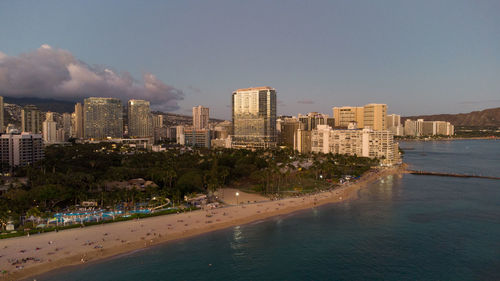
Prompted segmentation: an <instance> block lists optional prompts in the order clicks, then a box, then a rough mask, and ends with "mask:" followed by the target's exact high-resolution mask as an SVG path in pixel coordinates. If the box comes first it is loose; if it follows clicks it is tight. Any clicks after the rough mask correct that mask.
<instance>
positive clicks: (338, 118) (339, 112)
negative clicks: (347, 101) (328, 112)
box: [333, 106, 364, 128]
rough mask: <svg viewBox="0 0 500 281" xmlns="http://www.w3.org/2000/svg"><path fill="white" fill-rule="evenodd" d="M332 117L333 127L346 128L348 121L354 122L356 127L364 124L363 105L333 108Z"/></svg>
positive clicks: (361, 126)
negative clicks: (333, 120)
mask: <svg viewBox="0 0 500 281" xmlns="http://www.w3.org/2000/svg"><path fill="white" fill-rule="evenodd" d="M333 118H334V119H335V127H344V128H347V127H348V126H349V124H350V123H353V122H355V123H356V124H357V127H358V128H363V126H364V122H363V121H364V111H363V107H355V106H343V107H334V108H333Z"/></svg>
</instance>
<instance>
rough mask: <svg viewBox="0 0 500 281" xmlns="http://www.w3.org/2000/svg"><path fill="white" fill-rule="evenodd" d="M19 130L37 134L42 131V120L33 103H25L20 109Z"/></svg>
mask: <svg viewBox="0 0 500 281" xmlns="http://www.w3.org/2000/svg"><path fill="white" fill-rule="evenodd" d="M21 130H22V131H23V132H31V133H33V134H39V133H41V132H42V120H41V115H40V110H39V109H38V107H36V106H34V105H26V106H25V107H24V108H23V109H22V110H21Z"/></svg>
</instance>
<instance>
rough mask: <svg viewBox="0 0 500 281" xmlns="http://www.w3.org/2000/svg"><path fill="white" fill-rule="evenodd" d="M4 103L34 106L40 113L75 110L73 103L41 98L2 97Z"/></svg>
mask: <svg viewBox="0 0 500 281" xmlns="http://www.w3.org/2000/svg"><path fill="white" fill-rule="evenodd" d="M3 100H4V102H5V103H11V104H17V105H20V106H25V105H27V104H34V105H36V106H37V107H38V108H39V109H40V110H41V111H52V112H58V113H64V112H73V111H74V110H75V103H76V102H71V101H61V100H54V99H41V98H14V97H4V98H3Z"/></svg>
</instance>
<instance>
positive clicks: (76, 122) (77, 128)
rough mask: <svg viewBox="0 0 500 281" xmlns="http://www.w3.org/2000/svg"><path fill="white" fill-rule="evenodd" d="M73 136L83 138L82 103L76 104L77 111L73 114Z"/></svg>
mask: <svg viewBox="0 0 500 281" xmlns="http://www.w3.org/2000/svg"><path fill="white" fill-rule="evenodd" d="M71 117H72V119H73V120H72V126H73V130H72V137H74V138H77V139H82V138H83V137H84V133H83V123H84V122H83V106H82V104H81V103H77V104H75V112H74V113H73V114H72V116H71Z"/></svg>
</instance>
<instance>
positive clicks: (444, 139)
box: [396, 137, 500, 142]
mask: <svg viewBox="0 0 500 281" xmlns="http://www.w3.org/2000/svg"><path fill="white" fill-rule="evenodd" d="M457 140H500V137H470V138H465V137H459V138H439V139H398V140H396V141H398V142H400V141H404V142H427V141H457Z"/></svg>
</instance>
